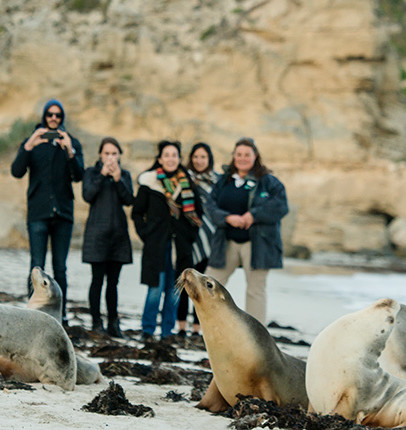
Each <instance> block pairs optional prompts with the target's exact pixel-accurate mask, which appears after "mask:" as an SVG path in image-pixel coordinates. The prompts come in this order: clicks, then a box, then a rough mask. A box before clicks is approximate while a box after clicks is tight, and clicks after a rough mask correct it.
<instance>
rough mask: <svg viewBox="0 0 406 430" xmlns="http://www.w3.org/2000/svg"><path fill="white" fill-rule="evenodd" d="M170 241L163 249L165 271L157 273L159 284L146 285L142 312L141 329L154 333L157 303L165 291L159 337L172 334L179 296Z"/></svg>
mask: <svg viewBox="0 0 406 430" xmlns="http://www.w3.org/2000/svg"><path fill="white" fill-rule="evenodd" d="M171 253H172V243H171V241H168V243H167V245H166V250H165V271H164V272H160V274H159V285H158V286H156V287H148V293H147V297H146V299H145V305H144V312H143V314H142V330H143V332H144V333H148V334H154V332H155V328H156V325H157V321H156V320H157V316H158V312H159V305H160V303H161V296H162V293H165V297H164V304H163V307H162V311H161V314H162V322H161V338H165V337H168V336H170V335H171V334H172V329H173V328H174V327H175V323H176V314H177V311H178V299H179V296H178V294H177V293H176V290H175V270H174V268H173V267H172V259H171Z"/></svg>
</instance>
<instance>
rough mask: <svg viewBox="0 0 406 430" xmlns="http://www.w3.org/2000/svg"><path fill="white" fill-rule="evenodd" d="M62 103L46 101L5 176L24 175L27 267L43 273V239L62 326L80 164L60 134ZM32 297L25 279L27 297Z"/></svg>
mask: <svg viewBox="0 0 406 430" xmlns="http://www.w3.org/2000/svg"><path fill="white" fill-rule="evenodd" d="M64 120H65V111H64V109H63V106H62V103H61V102H60V101H58V100H56V99H52V100H49V101H48V102H47V103H46V105H45V106H44V110H43V114H42V119H41V123H40V124H38V125H37V126H36V128H35V130H34V132H33V133H32V135H31V136H30V137H28V138H27V139H25V140H24V141H23V142H22V144H21V146H20V148H19V150H18V153H17V156H16V158H15V160H14V161H13V164H12V165H11V173H12V175H13V176H15V177H16V178H22V177H23V176H24V175H25V174H26V172H27V170H29V185H28V190H27V206H28V210H27V229H28V236H29V241H30V254H31V266H30V272H31V270H32V269H33V268H34V267H35V266H39V267H41V268H42V269H44V266H45V258H46V253H47V246H48V239H49V237H50V238H51V247H52V266H53V272H54V278H55V280H56V282H58V284H59V286H60V287H61V289H62V294H63V307H62V312H63V321H64V324H65V325H67V319H66V290H67V282H66V259H67V257H68V252H69V246H70V241H71V237H72V228H73V199H74V196H73V189H72V182H79V181H81V180H82V178H83V172H84V162H83V154H82V146H81V144H80V142H79V141H78V140H77V139H75V138H74V137H73V136H71V135H70V134H69V133H67V132H66V130H65V127H64ZM31 294H32V287H31V282H30V278H29V280H28V295H29V296H30V295H31Z"/></svg>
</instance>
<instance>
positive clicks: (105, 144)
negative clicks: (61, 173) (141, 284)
mask: <svg viewBox="0 0 406 430" xmlns="http://www.w3.org/2000/svg"><path fill="white" fill-rule="evenodd" d="M121 154H122V150H121V147H120V145H119V143H118V142H117V140H116V139H114V138H113V137H105V138H104V139H103V140H102V142H101V144H100V147H99V155H100V158H99V160H98V161H97V162H96V164H95V166H94V167H89V168H87V169H86V171H85V175H84V178H83V190H82V194H83V198H84V200H85V201H86V202H88V203H89V204H90V210H89V217H88V219H87V222H86V228H85V235H84V241H83V257H82V259H83V262H84V263H90V264H91V265H92V282H91V285H90V289H89V304H90V313H91V315H92V322H93V324H92V329H93V330H94V331H104V327H103V322H102V319H101V314H100V300H101V291H102V287H103V282H104V278H105V277H106V278H107V286H106V305H107V314H108V325H107V333H108V334H109V335H110V336H114V337H123V335H122V333H121V330H120V325H119V319H118V312H117V301H118V297H117V285H118V281H119V276H120V272H121V268H122V265H123V264H129V263H132V250H131V243H130V237H129V235H128V225H127V217H126V214H125V212H124V210H123V205H125V206H129V205H131V204H132V203H133V201H134V195H133V186H132V181H131V175H130V172H128V170H124V169H122V168H121V166H120V155H121Z"/></svg>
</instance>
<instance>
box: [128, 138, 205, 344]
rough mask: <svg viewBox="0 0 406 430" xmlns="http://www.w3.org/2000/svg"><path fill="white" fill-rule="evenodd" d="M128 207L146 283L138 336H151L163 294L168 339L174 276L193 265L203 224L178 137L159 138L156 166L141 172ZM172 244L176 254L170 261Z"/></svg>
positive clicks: (174, 301) (173, 319) (163, 331)
mask: <svg viewBox="0 0 406 430" xmlns="http://www.w3.org/2000/svg"><path fill="white" fill-rule="evenodd" d="M138 182H139V185H140V188H139V190H138V193H137V196H136V198H135V202H134V207H133V211H132V218H133V220H134V224H135V229H136V231H137V233H138V235H139V237H140V238H141V240H142V241H143V242H144V248H143V252H142V267H141V283H143V284H146V285H148V293H147V297H146V300H145V306H144V311H143V315H142V330H143V335H142V339H143V340H144V341H148V340H152V339H153V334H154V332H155V329H156V325H157V315H158V311H159V305H160V301H161V295H162V293H165V299H164V304H163V309H162V323H161V339H166V338H170V336H171V335H172V330H173V328H174V326H175V322H176V312H177V307H178V297H177V294H176V291H175V285H174V284H175V277H177V276H179V275H180V273H181V272H182V271H183V270H184V269H186V268H187V267H192V266H193V260H192V245H193V242H194V240H195V238H196V236H197V233H198V230H199V226H200V225H201V223H202V222H201V219H200V216H201V214H202V208H201V204H200V200H199V196H198V194H197V192H196V190H195V187H194V184H193V182H192V181H191V180H190V178H189V175H188V174H187V171H186V169H185V168H184V167H183V166H182V165H181V152H180V143H179V142H170V141H166V140H164V141H161V142H160V143H159V144H158V155H157V157H156V160H155V163H154V165H153V166H152V167H151V168H150V169H149V170H147V171H145V172H143V173H141V175H140V176H139V178H138ZM172 245H174V251H175V253H176V264H175V269H174V268H173V266H172Z"/></svg>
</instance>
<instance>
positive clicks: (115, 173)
mask: <svg viewBox="0 0 406 430" xmlns="http://www.w3.org/2000/svg"><path fill="white" fill-rule="evenodd" d="M110 175H111V176H112V177H113V179H114V182H118V181H119V180H120V178H121V169H120V165H119V164H118V162H117V160H113V161H112V163H111V165H110Z"/></svg>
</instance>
